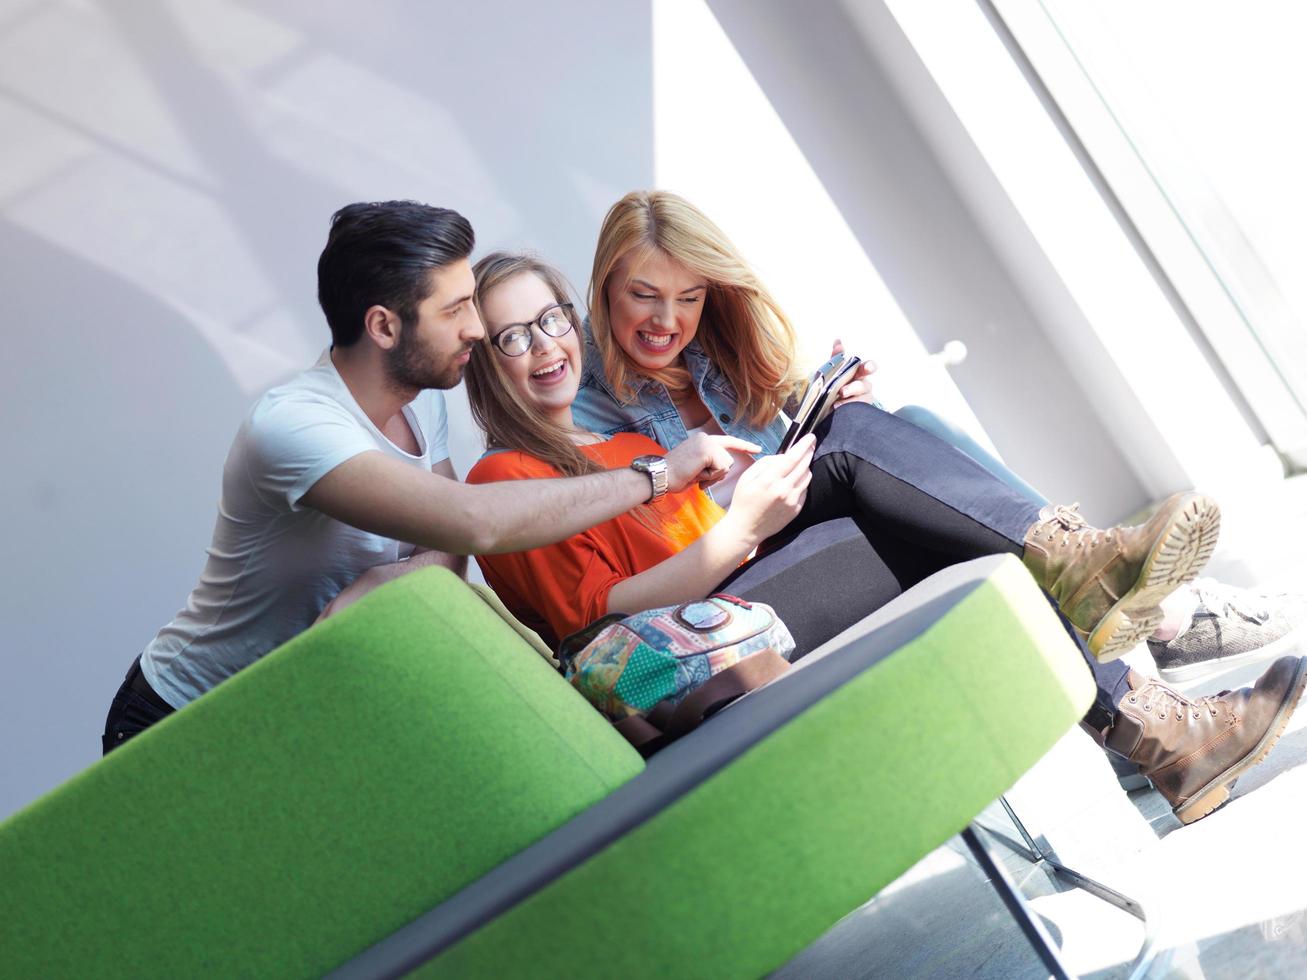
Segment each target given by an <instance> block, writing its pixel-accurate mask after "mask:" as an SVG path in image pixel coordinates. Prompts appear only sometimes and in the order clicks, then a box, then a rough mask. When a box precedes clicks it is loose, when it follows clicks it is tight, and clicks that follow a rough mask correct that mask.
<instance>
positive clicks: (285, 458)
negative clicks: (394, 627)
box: [141, 351, 449, 708]
mask: <svg viewBox="0 0 1307 980" xmlns="http://www.w3.org/2000/svg"><path fill="white" fill-rule="evenodd" d="M404 416H405V418H407V420H408V423H409V426H410V428H412V430H413V434H414V436H415V437H416V438H417V441H418V453H417V455H412V454H410V453H407V452H405V451H404V450H402V449H400V448H399V447H398V446H396V445H395V444H394V443H392V442H391V441H390V440H389V439H387V438H386V437H385V436H384V435H383V434H382V433H381V431H380V430H379V429H378V428H377V427H376V426H375V425H373V424H372V422H371V420H369V419H368V417H367V415H365V414H364V412H363V410H362V409H361V408H360V407H359V405H358V403H357V402H356V401H354V397H353V396H352V395H351V394H350V392H349V389H348V388H347V387H346V386H345V383H344V381H342V380H341V377H340V375H339V374H338V373H337V371H336V368H335V365H334V364H332V362H331V357H330V352H329V351H328V352H324V353H323V355H322V357H320V358H319V359H318V362H317V364H315V365H314V366H313V367H312V368H310V369H309V370H307V371H305V372H304V373H303V374H300V375H298V376H297V377H295V378H293V379H292V380H290V381H289V382H287V383H286V384H284V385H282V386H280V387H278V388H273V389H272V390H271V391H269V392H268V393H267V394H265V395H264V396H263V397H262V398H260V399H259V401H258V402H257V403H256V404H255V406H254V408H253V409H251V410H250V413H249V415H248V416H247V417H246V418H245V421H244V422H243V423H242V424H241V427H240V431H239V432H237V434H236V439H235V441H234V442H233V443H232V447H231V450H230V451H229V452H228V454H227V462H226V465H225V466H224V467H223V475H222V498H221V500H220V501H219V503H218V520H217V524H216V525H215V526H214V529H213V543H212V544H211V545H210V546H209V552H208V554H209V557H208V561H207V562H206V563H205V566H204V572H203V573H202V574H201V575H200V582H199V585H197V586H196V587H195V590H194V591H193V592H191V595H190V598H189V599H188V600H187V602H186V608H184V609H183V610H182V611H181V612H179V613H178V614H177V615H176V616H175V617H174V618H173V621H172V622H171V623H169V624H168V625H167V626H165V627H164V628H163V629H162V630H160V631H159V635H158V636H156V637H155V638H154V639H153V640H152V641H151V642H150V644H149V645H148V646H147V647H146V648H145V652H144V653H143V654H142V655H141V670H142V672H143V673H144V674H145V679H146V680H147V681H149V682H150V686H151V687H152V688H154V690H155V691H157V692H158V693H159V695H160V697H162V698H163V699H164V700H165V701H167V702H168V703H169V704H171V705H172V706H173V707H176V708H180V707H181V706H183V705H185V704H187V703H188V702H190V701H193V700H194V699H195V698H197V697H199V696H200V695H201V694H203V693H204V692H205V691H207V690H209V688H211V687H213V686H214V685H215V684H217V683H219V682H220V681H223V680H225V679H226V678H228V677H230V676H231V675H232V674H234V673H236V671H238V670H240V669H241V668H243V667H248V666H249V665H250V664H252V663H253V662H254V661H256V660H258V659H259V658H260V657H262V656H263V655H264V654H265V653H268V652H270V651H271V650H273V649H275V648H276V647H278V646H280V645H281V644H282V643H284V642H285V641H286V640H289V639H290V638H291V637H292V636H295V635H296V634H297V633H300V632H301V631H303V630H305V629H307V628H308V627H309V626H310V625H312V623H313V621H314V620H315V619H316V618H317V616H318V613H320V612H321V611H322V608H323V607H324V606H325V605H326V604H327V603H328V602H330V601H331V600H332V599H333V598H335V597H336V595H337V593H339V592H340V590H341V589H343V588H344V587H345V586H347V585H349V584H350V583H351V582H353V581H354V580H355V579H356V578H358V577H359V576H360V575H361V574H363V573H364V572H365V571H367V570H368V569H369V568H372V567H374V566H376V565H384V564H387V563H389V562H394V561H399V560H400V559H403V558H407V557H408V556H409V555H411V554H412V553H413V550H414V549H413V545H411V544H404V543H403V542H400V541H395V540H393V539H391V538H383V537H381V536H379V535H376V534H370V533H368V532H367V531H360V530H359V529H358V528H354V527H350V526H349V525H348V524H342V523H341V522H340V521H337V520H334V519H333V518H330V517H328V516H326V515H325V514H323V513H321V512H319V511H316V510H313V509H312V508H309V507H303V506H301V505H300V498H301V497H303V496H304V494H305V493H306V492H308V490H309V489H310V488H311V487H312V486H313V485H314V484H315V483H317V482H318V480H320V479H321V478H322V477H323V476H325V475H326V474H327V473H328V472H330V471H331V470H332V469H334V468H335V467H337V466H339V465H340V464H341V463H343V462H345V461H346V460H347V459H350V458H352V457H354V456H357V455H358V454H359V453H365V452H370V451H380V452H383V453H385V454H386V455H387V456H391V457H393V458H395V459H398V460H402V461H403V462H405V463H408V464H410V465H412V466H415V467H420V468H422V469H423V470H427V471H430V469H431V467H432V466H434V465H435V464H436V463H439V462H440V461H441V460H443V459H446V458H448V456H449V452H448V450H447V448H446V443H447V436H448V431H447V428H448V426H447V422H446V418H445V399H444V395H443V394H442V393H441V392H439V391H434V390H433V391H424V392H422V393H421V394H419V395H418V396H417V398H415V399H414V400H413V401H412V402H410V403H409V404H408V405H406V406H405V407H404Z"/></svg>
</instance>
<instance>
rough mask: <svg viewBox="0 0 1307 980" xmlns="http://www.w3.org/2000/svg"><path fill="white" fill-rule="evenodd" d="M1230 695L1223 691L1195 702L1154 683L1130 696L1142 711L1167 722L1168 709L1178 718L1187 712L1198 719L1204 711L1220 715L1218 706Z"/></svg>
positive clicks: (1172, 689) (1163, 685) (1169, 688)
mask: <svg viewBox="0 0 1307 980" xmlns="http://www.w3.org/2000/svg"><path fill="white" fill-rule="evenodd" d="M1229 693H1230V692H1229V691H1221V692H1220V693H1219V694H1209V695H1207V696H1205V697H1202V698H1199V699H1198V700H1197V701H1195V700H1193V699H1192V698H1187V697H1185V696H1184V695H1183V694H1181V693H1180V692H1179V691H1177V690H1175V689H1174V688H1172V687H1168V686H1166V685H1165V684H1162V683H1160V682H1158V681H1154V682H1152V683H1151V684H1146V685H1144V687H1142V688H1140V689H1139V690H1138V691H1135V692H1134V693H1133V694H1131V695H1130V698H1131V700H1132V701H1134V702H1137V703H1138V704H1139V706H1140V708H1141V709H1142V710H1144V711H1146V712H1150V713H1152V714H1154V715H1155V716H1156V717H1157V718H1159V719H1161V720H1163V721H1165V720H1166V717H1167V714H1168V709H1170V713H1171V714H1174V715H1175V717H1176V718H1181V717H1183V716H1184V713H1185V712H1186V711H1192V712H1193V713H1194V717H1195V718H1198V717H1199V712H1201V711H1204V710H1206V711H1207V712H1209V713H1210V714H1212V715H1213V716H1215V715H1216V714H1217V713H1218V712H1217V705H1219V704H1220V703H1221V699H1222V698H1224V697H1225V695H1227V694H1229Z"/></svg>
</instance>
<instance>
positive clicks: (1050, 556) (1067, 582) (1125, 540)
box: [1022, 493, 1221, 663]
mask: <svg viewBox="0 0 1307 980" xmlns="http://www.w3.org/2000/svg"><path fill="white" fill-rule="evenodd" d="M1078 506H1079V504H1072V505H1071V506H1070V507H1061V506H1056V507H1055V506H1053V505H1051V504H1050V505H1049V506H1047V507H1045V508H1044V509H1043V510H1041V511H1040V512H1039V518H1040V519H1039V522H1038V523H1037V524H1034V525H1032V526H1031V528H1030V530H1028V531H1027V532H1026V540H1025V547H1026V550H1025V554H1024V555H1022V560H1023V561H1024V562H1025V564H1026V567H1027V568H1028V569H1030V573H1031V574H1032V575H1034V577H1035V581H1036V582H1038V583H1039V585H1040V587H1041V588H1042V589H1044V590H1045V591H1046V592H1047V593H1048V594H1049V595H1051V596H1052V597H1053V598H1054V600H1056V602H1057V604H1058V607H1059V608H1060V609H1061V610H1062V612H1063V614H1064V615H1065V616H1066V617H1067V619H1069V620H1071V624H1072V625H1073V626H1075V627H1076V629H1078V630H1080V631H1081V633H1083V634H1086V637H1087V642H1088V644H1089V652H1090V653H1092V654H1093V655H1094V656H1095V657H1097V658H1098V660H1099V661H1100V662H1102V663H1106V662H1107V661H1109V660H1115V659H1116V658H1117V657H1119V656H1121V654H1123V653H1125V652H1126V651H1127V650H1129V649H1130V648H1131V647H1133V646H1135V645H1136V644H1138V643H1142V642H1143V641H1144V640H1145V639H1147V638H1148V637H1149V636H1150V635H1151V634H1152V633H1153V631H1154V630H1156V629H1157V626H1158V624H1159V623H1160V622H1161V621H1162V608H1161V606H1159V605H1158V603H1159V602H1161V601H1162V600H1163V599H1164V598H1166V597H1167V596H1168V595H1170V594H1171V593H1172V592H1173V591H1175V589H1176V587H1177V586H1180V585H1183V584H1184V583H1185V582H1190V581H1192V580H1193V579H1195V578H1197V576H1198V573H1199V572H1201V571H1202V569H1203V566H1204V565H1205V564H1207V560H1208V559H1209V558H1211V557H1212V551H1213V550H1214V549H1215V548H1216V538H1217V536H1218V534H1219V533H1220V530H1221V510H1220V508H1219V507H1217V506H1216V501H1214V500H1212V499H1211V498H1210V497H1204V496H1203V495H1202V494H1198V493H1177V494H1174V495H1173V496H1171V497H1170V498H1169V499H1168V500H1167V501H1166V502H1165V503H1164V504H1162V506H1161V507H1160V508H1158V511H1157V513H1156V514H1154V515H1153V516H1152V517H1151V518H1150V519H1149V520H1148V522H1147V523H1145V524H1139V525H1137V526H1135V527H1113V528H1108V529H1107V530H1105V531H1102V530H1099V529H1098V528H1094V527H1090V526H1089V525H1088V524H1087V523H1086V522H1085V519H1084V518H1083V517H1081V516H1080V515H1079V514H1078V513H1077V512H1076V508H1077V507H1078Z"/></svg>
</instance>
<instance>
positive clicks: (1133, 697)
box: [1130, 694, 1139, 704]
mask: <svg viewBox="0 0 1307 980" xmlns="http://www.w3.org/2000/svg"><path fill="white" fill-rule="evenodd" d="M1138 700H1139V699H1138V698H1137V697H1135V696H1134V695H1133V694H1132V695H1130V703H1131V704H1134V703H1135V702H1136V701H1138Z"/></svg>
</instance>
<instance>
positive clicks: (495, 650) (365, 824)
mask: <svg viewBox="0 0 1307 980" xmlns="http://www.w3.org/2000/svg"><path fill="white" fill-rule="evenodd" d="M642 769H643V762H642V760H641V759H640V757H639V756H638V755H637V754H636V753H635V752H634V751H633V750H632V749H631V748H630V747H629V746H628V745H627V744H626V743H625V741H623V740H622V738H621V737H620V736H618V735H617V734H616V733H615V732H614V731H613V730H612V728H611V726H610V725H609V724H608V723H607V722H606V721H605V720H604V719H603V718H601V717H600V716H599V715H598V714H597V713H596V712H595V711H594V710H593V709H592V708H590V706H589V705H588V704H586V703H585V702H584V701H583V700H582V699H581V698H579V697H578V696H577V695H576V694H575V692H573V691H572V690H571V688H570V687H569V686H568V685H567V684H566V683H565V682H564V681H563V680H562V679H561V678H560V677H559V676H558V675H557V674H556V673H555V672H554V671H553V670H551V669H550V667H549V665H548V664H547V663H546V662H545V661H544V660H543V659H542V658H541V657H540V656H539V655H538V654H537V653H536V652H535V651H534V650H533V649H531V648H530V647H529V646H528V645H527V644H526V643H525V642H524V641H523V639H522V638H521V637H519V636H518V635H517V634H516V632H515V631H514V630H513V629H512V628H511V627H510V626H509V625H508V624H506V623H505V622H504V620H503V619H502V618H500V617H499V616H498V615H497V614H496V613H495V612H494V611H493V610H492V609H491V608H490V607H489V606H487V605H486V604H485V602H483V601H482V600H481V599H480V598H479V597H477V596H476V595H475V594H474V593H473V592H472V591H471V590H470V589H468V587H467V586H466V585H465V584H464V583H463V582H462V581H461V580H460V579H458V578H457V577H456V576H454V575H452V574H451V573H449V572H448V571H446V570H444V569H437V568H432V569H428V570H423V571H419V572H414V573H412V574H410V575H406V576H404V577H402V578H400V579H397V580H396V581H394V582H392V583H390V584H388V585H386V586H384V587H382V588H380V589H378V590H376V591H375V592H374V593H372V594H370V595H368V596H366V597H365V598H364V599H362V600H360V601H359V602H358V603H356V604H355V605H354V606H352V607H350V608H349V609H347V610H345V611H344V612H343V613H341V614H340V615H339V616H336V617H333V618H331V619H328V620H326V621H325V622H323V623H322V624H320V625H318V626H315V627H314V628H313V629H311V630H309V631H307V632H306V633H304V634H302V635H301V636H299V637H297V638H295V639H294V640H292V641H290V642H289V643H286V644H285V645H284V646H282V647H281V648H279V649H278V650H276V651H274V652H273V653H271V654H269V655H268V656H266V657H264V658H263V659H262V660H260V661H259V662H258V663H256V664H254V665H253V666H251V667H250V668H248V669H246V670H244V671H241V672H240V673H239V674H237V675H236V676H235V677H233V678H231V679H230V680H229V681H227V682H225V683H223V684H221V685H219V686H218V687H217V688H215V689H214V690H213V691H211V692H209V693H208V694H206V695H205V696H204V697H202V698H200V699H199V700H197V701H196V702H195V703H193V704H191V705H189V706H187V707H186V708H184V709H182V710H180V711H178V712H177V713H176V714H174V715H172V716H170V717H168V718H167V719H165V720H164V721H162V722H161V723H159V724H158V725H157V726H155V727H154V728H152V729H149V730H147V731H146V732H144V733H143V734H142V735H140V736H138V737H137V738H135V739H133V740H132V741H131V742H128V743H127V744H126V745H124V746H122V747H121V748H119V749H116V750H115V751H114V752H113V753H111V754H110V755H109V756H108V757H107V758H105V759H103V760H101V761H99V762H97V763H96V764H94V765H93V766H91V767H90V768H89V769H87V770H86V771H84V772H83V773H81V774H80V775H78V776H77V777H75V778H74V779H72V780H71V781H69V782H68V783H66V784H65V785H64V786H62V787H60V788H59V789H57V790H55V791H54V792H52V793H50V794H48V795H47V796H46V797H44V798H42V799H40V800H38V801H36V802H35V803H34V804H32V805H31V806H29V807H28V808H26V809H25V810H23V811H21V812H19V813H18V814H15V815H14V816H13V817H12V818H10V819H9V820H8V821H6V822H5V823H4V824H0V869H3V873H2V874H0V950H3V966H2V967H0V973H4V974H5V975H12V976H32V977H36V976H39V977H43V978H46V977H59V976H65V977H77V978H86V977H95V976H115V977H117V976H172V977H180V976H213V975H233V974H240V975H247V976H260V977H268V976H314V975H321V974H322V973H323V972H325V971H327V970H329V969H330V968H332V967H333V966H335V965H337V964H339V963H340V962H342V961H344V960H346V959H348V958H349V957H350V956H352V955H353V954H355V953H357V952H358V951H359V950H361V949H363V948H365V947H367V946H368V945H370V944H371V943H373V942H375V941H376V940H377V939H378V938H380V937H382V936H385V935H387V934H388V933H390V932H392V931H394V930H395V929H397V928H399V927H400V926H402V925H403V924H404V923H406V922H408V921H410V920H411V919H413V918H414V917H415V916H417V915H418V914H419V913H421V912H422V911H423V910H425V909H428V908H430V907H431V906H432V905H433V904H435V903H438V902H440V901H441V900H442V899H444V898H446V897H448V896H450V895H452V894H454V893H455V892H457V891H458V890H459V889H460V888H461V887H463V886H465V885H466V884H468V883H469V882H471V881H474V880H475V879H477V878H478V877H480V876H481V875H483V874H485V873H486V872H487V871H489V870H490V869H491V868H493V867H494V866H495V865H497V864H499V863H500V862H502V861H504V860H505V859H507V858H509V857H510V856H512V855H513V854H514V853H516V852H518V851H520V850H522V849H523V848H524V847H527V846H528V845H530V844H531V843H532V842H533V841H535V840H537V839H539V838H540V837H542V836H544V835H545V834H547V833H548V832H549V831H551V830H553V829H554V828H556V827H558V826H559V825H561V824H562V823H564V822H565V821H567V820H568V819H569V818H571V817H573V816H575V815H576V814H577V813H579V812H581V811H583V810H584V809H586V808H587V807H589V806H591V805H592V804H593V803H595V802H596V801H598V800H600V799H602V798H604V797H605V796H607V795H608V794H609V793H611V792H612V791H613V790H614V789H616V788H617V787H618V786H620V785H622V784H623V783H624V782H626V781H627V780H629V779H630V778H631V777H633V776H635V775H636V774H638V773H639V772H640V771H641V770H642Z"/></svg>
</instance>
